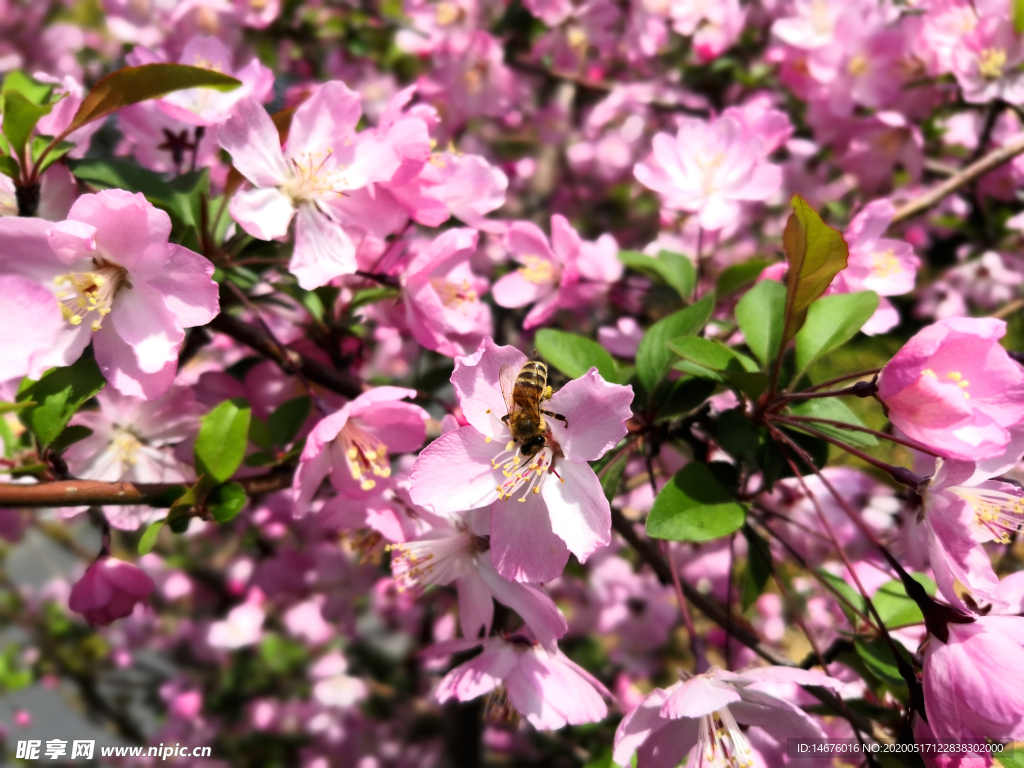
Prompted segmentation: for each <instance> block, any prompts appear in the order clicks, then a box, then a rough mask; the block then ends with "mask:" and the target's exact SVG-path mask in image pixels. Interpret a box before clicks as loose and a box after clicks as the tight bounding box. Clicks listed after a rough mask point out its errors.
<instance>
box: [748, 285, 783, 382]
mask: <svg viewBox="0 0 1024 768" xmlns="http://www.w3.org/2000/svg"><path fill="white" fill-rule="evenodd" d="M785 313H786V288H785V286H784V285H782V283H777V282H775V281H774V280H762V281H761V282H760V283H758V284H757V285H755V286H754V287H753V288H751V289H750V290H749V291H747V292H746V294H744V296H743V298H742V299H740V300H739V302H738V303H737V304H736V322H738V323H739V325H740V330H741V331H743V336H744V338H745V339H746V340H747V346H748V347H750V351H751V352H753V353H754V355H755V356H756V357H757V359H758V360H760V361H761V364H762V365H764V366H765V367H766V368H767V367H768V365H769V364H770V363H771V362H772V361H773V360H774V359H775V358H776V356H777V355H778V354H779V345H780V343H781V342H782V325H783V323H784V322H785Z"/></svg>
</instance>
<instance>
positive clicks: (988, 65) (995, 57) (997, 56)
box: [978, 48, 1006, 80]
mask: <svg viewBox="0 0 1024 768" xmlns="http://www.w3.org/2000/svg"><path fill="white" fill-rule="evenodd" d="M1005 67H1006V51H1004V50H1003V49H1002V48H986V49H985V50H983V51H982V52H981V55H980V56H978V74H980V75H981V76H982V77H984V78H985V79H986V80H998V79H999V78H1000V77H1002V76H1003V69H1004V68H1005Z"/></svg>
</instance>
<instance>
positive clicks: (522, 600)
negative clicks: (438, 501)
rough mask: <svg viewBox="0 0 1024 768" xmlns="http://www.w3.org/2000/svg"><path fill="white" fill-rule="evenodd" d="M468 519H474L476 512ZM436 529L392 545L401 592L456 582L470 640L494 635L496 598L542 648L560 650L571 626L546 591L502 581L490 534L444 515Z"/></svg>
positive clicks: (461, 616) (461, 617) (393, 566)
mask: <svg viewBox="0 0 1024 768" xmlns="http://www.w3.org/2000/svg"><path fill="white" fill-rule="evenodd" d="M467 517H469V518H472V517H473V515H472V513H469V514H468V515H467ZM436 523H437V524H436V525H435V526H434V528H433V529H432V530H430V531H429V532H427V533H426V534H425V535H423V536H422V537H420V538H419V539H417V540H416V541H408V542H405V543H403V544H394V545H392V546H391V551H392V558H391V569H392V571H394V574H395V580H396V581H397V582H398V584H399V588H401V589H410V588H412V589H422V588H424V587H426V586H428V585H430V584H439V585H446V584H451V583H453V582H454V584H455V586H456V588H457V589H458V592H459V623H460V624H461V626H462V634H463V636H464V637H468V638H473V637H478V636H479V635H480V633H481V631H482V632H483V635H484V637H486V636H487V635H489V634H490V632H491V622H492V620H493V619H494V600H497V601H498V602H499V603H501V604H503V605H507V606H509V607H510V608H512V609H513V610H514V611H515V612H516V613H517V614H519V616H520V617H522V619H523V621H524V622H526V625H527V627H529V629H530V630H531V632H532V633H533V635H534V636H535V637H536V638H537V640H538V641H539V642H540V644H541V645H542V646H544V647H545V648H548V649H549V650H552V651H554V650H555V648H556V640H557V639H558V638H560V637H561V636H562V635H564V634H565V632H566V629H567V628H568V626H567V624H566V621H565V617H564V616H563V615H562V613H561V611H559V610H558V606H556V605H555V603H554V601H553V600H552V599H551V598H550V597H548V596H547V594H546V593H545V592H543V591H542V590H540V589H538V588H537V587H534V586H531V585H529V584H520V583H519V582H516V581H509V580H508V579H505V578H502V577H501V576H500V575H498V572H497V571H495V569H494V565H493V563H492V562H491V556H490V552H489V551H488V550H489V546H490V544H489V542H488V539H487V537H486V536H481V535H478V534H476V533H474V530H473V528H472V527H471V526H470V524H469V523H468V522H467V521H464V520H463V519H462V518H447V517H439V518H437V520H436Z"/></svg>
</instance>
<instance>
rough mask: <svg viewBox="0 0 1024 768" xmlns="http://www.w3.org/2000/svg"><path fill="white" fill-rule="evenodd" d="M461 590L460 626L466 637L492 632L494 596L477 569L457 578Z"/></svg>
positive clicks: (485, 634) (485, 635)
mask: <svg viewBox="0 0 1024 768" xmlns="http://www.w3.org/2000/svg"><path fill="white" fill-rule="evenodd" d="M456 586H457V587H458V590H459V626H460V627H461V628H462V634H463V636H464V637H480V636H481V631H482V633H483V636H484V637H487V635H489V634H490V632H491V621H492V620H493V619H494V598H493V597H491V590H490V589H489V588H488V586H487V584H486V583H485V582H484V580H483V579H482V578H480V574H479V573H477V572H476V571H473V572H472V573H469V574H467V575H465V576H463V577H461V578H459V579H457V580H456Z"/></svg>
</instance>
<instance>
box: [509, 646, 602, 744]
mask: <svg viewBox="0 0 1024 768" xmlns="http://www.w3.org/2000/svg"><path fill="white" fill-rule="evenodd" d="M505 687H506V688H507V689H508V698H509V701H511V702H512V704H513V706H515V708H516V709H517V710H519V712H520V713H521V714H522V715H523V716H524V717H526V719H527V720H528V721H529V722H530V725H532V726H533V727H534V728H537V729H538V730H554V729H556V728H561V727H562V726H564V725H567V724H568V725H580V724H582V723H595V722H598V721H600V720H603V719H604V718H605V717H606V716H607V715H608V707H607V706H606V705H605V703H604V699H602V698H601V694H600V693H598V692H597V691H596V690H595V689H594V687H593V686H592V685H591V684H590V683H589V682H588V681H586V680H584V679H583V678H582V677H580V676H579V675H578V674H576V672H575V671H574V670H572V669H571V668H569V667H568V666H566V665H565V664H562V663H561V662H560V661H559V660H558V658H557V657H552V656H551V655H550V654H548V653H547V652H545V651H543V650H541V649H536V650H534V649H530V650H527V651H525V652H523V653H521V654H520V656H519V665H518V666H517V667H516V668H515V669H514V670H513V671H512V673H511V674H509V676H508V677H507V679H506V680H505Z"/></svg>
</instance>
